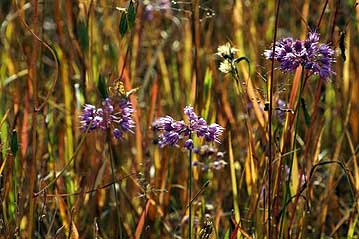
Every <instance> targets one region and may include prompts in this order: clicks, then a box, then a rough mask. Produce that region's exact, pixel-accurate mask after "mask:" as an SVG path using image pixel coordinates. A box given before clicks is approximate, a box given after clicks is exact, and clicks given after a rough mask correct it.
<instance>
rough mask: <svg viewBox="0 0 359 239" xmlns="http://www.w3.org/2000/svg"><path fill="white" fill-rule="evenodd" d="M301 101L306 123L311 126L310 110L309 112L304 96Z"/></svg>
mask: <svg viewBox="0 0 359 239" xmlns="http://www.w3.org/2000/svg"><path fill="white" fill-rule="evenodd" d="M300 102H301V106H302V109H303V114H304V120H305V124H306V125H307V126H309V125H310V121H311V119H310V114H309V112H308V109H307V105H306V103H305V100H304V98H301V99H300Z"/></svg>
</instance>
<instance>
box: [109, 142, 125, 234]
mask: <svg viewBox="0 0 359 239" xmlns="http://www.w3.org/2000/svg"><path fill="white" fill-rule="evenodd" d="M108 140H109V141H108V142H110V137H108ZM109 147H110V163H111V174H112V181H113V182H116V177H115V170H114V168H115V167H114V162H113V152H112V144H111V142H110V143H109ZM112 186H113V187H112V188H113V192H114V194H115V206H116V211H117V220H118V227H119V234H120V238H121V239H122V224H121V215H120V207H119V204H120V202H119V198H118V193H117V189H116V183H114V184H112ZM116 237H117V236H116Z"/></svg>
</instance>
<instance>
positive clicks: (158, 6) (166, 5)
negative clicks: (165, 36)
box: [144, 0, 171, 20]
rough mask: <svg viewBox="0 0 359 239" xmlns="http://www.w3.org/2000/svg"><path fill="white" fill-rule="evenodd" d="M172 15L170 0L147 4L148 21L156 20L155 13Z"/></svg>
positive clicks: (146, 14)
mask: <svg viewBox="0 0 359 239" xmlns="http://www.w3.org/2000/svg"><path fill="white" fill-rule="evenodd" d="M155 12H160V13H165V14H166V13H170V12H171V1H170V0H157V1H152V2H145V12H144V15H145V18H146V19H147V20H152V19H153V18H154V13H155Z"/></svg>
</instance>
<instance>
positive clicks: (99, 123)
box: [80, 98, 135, 139]
mask: <svg viewBox="0 0 359 239" xmlns="http://www.w3.org/2000/svg"><path fill="white" fill-rule="evenodd" d="M116 106H117V107H116ZM115 109H116V110H115ZM133 112H134V110H133V108H132V104H131V102H130V101H128V100H125V99H121V100H120V102H119V103H118V105H115V106H114V104H113V103H112V100H111V99H110V98H106V99H105V100H104V101H103V102H102V108H98V109H96V107H95V106H93V105H90V104H85V105H84V108H83V110H82V114H81V115H80V124H81V129H82V130H83V131H85V130H86V129H87V128H88V127H89V129H90V130H91V131H92V130H96V129H102V130H104V131H105V130H107V129H112V134H113V136H114V137H115V138H117V139H122V137H123V134H124V133H125V132H131V133H133V131H132V129H133V128H134V127H135V122H134V121H133V119H132V115H133Z"/></svg>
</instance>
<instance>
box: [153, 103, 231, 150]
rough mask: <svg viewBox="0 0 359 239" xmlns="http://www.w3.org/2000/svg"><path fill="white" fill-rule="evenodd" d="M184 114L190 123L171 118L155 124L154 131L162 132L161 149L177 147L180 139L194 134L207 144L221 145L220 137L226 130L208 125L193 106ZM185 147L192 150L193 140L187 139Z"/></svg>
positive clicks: (158, 120) (162, 118) (160, 119)
mask: <svg viewBox="0 0 359 239" xmlns="http://www.w3.org/2000/svg"><path fill="white" fill-rule="evenodd" d="M184 113H185V115H186V116H187V118H188V123H185V122H184V121H183V120H181V121H176V120H174V119H173V118H172V117H170V116H165V117H161V118H159V119H157V120H156V121H155V122H153V124H152V127H153V129H154V130H156V131H161V132H162V133H161V135H160V136H159V141H158V143H159V145H160V147H161V148H163V147H165V146H166V145H171V146H174V145H177V143H178V142H179V141H180V139H183V138H185V137H189V136H190V135H192V134H196V135H197V137H199V138H204V139H205V140H206V141H207V142H217V143H220V136H221V135H222V133H223V130H224V128H223V127H222V126H220V125H219V124H216V123H213V124H210V125H208V124H207V122H206V121H205V120H204V119H203V118H202V117H199V116H197V115H196V113H195V112H194V111H193V107H191V106H186V107H185V108H184ZM184 146H185V147H186V148H187V149H189V150H192V149H193V141H192V139H190V138H189V139H187V141H186V142H185V143H184Z"/></svg>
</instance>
